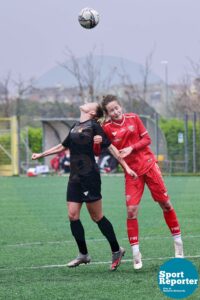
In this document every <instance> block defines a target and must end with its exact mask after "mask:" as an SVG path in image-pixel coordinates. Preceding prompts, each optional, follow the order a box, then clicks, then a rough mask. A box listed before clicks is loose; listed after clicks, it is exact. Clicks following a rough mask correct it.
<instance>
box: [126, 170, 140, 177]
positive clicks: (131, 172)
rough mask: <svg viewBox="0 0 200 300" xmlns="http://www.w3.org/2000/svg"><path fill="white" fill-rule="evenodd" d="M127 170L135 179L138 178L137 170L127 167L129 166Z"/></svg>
mask: <svg viewBox="0 0 200 300" xmlns="http://www.w3.org/2000/svg"><path fill="white" fill-rule="evenodd" d="M126 172H127V173H128V174H129V175H131V176H133V177H134V179H137V178H138V175H137V173H135V171H133V170H132V169H131V168H129V167H127V168H126Z"/></svg>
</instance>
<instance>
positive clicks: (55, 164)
mask: <svg viewBox="0 0 200 300" xmlns="http://www.w3.org/2000/svg"><path fill="white" fill-rule="evenodd" d="M64 156H65V152H64V151H63V152H61V153H58V154H57V155H56V156H54V157H53V158H52V159H51V160H50V164H51V168H52V169H53V170H54V171H55V173H59V172H60V170H61V161H62V159H63V157H64Z"/></svg>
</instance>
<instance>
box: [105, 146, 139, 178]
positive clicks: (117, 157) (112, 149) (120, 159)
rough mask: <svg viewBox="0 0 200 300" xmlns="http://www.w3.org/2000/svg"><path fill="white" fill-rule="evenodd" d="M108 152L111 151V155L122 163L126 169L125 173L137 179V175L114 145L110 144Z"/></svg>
mask: <svg viewBox="0 0 200 300" xmlns="http://www.w3.org/2000/svg"><path fill="white" fill-rule="evenodd" d="M108 150H109V151H110V153H111V154H112V155H113V156H114V157H115V158H116V159H117V160H118V162H119V163H120V165H121V166H122V167H123V168H124V169H125V171H126V172H127V173H128V174H129V175H131V176H133V177H135V178H137V177H138V176H137V174H136V173H135V172H134V171H133V170H132V169H131V168H130V167H129V166H128V165H127V163H126V162H125V160H124V159H123V158H122V157H121V155H120V152H119V151H118V150H117V148H116V147H115V146H114V145H113V144H110V146H109V147H108Z"/></svg>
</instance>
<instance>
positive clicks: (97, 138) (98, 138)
mask: <svg viewBox="0 0 200 300" xmlns="http://www.w3.org/2000/svg"><path fill="white" fill-rule="evenodd" d="M93 141H94V144H101V143H102V136H101V135H95V136H94V138H93Z"/></svg>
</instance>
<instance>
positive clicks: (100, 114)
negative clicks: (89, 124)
mask: <svg viewBox="0 0 200 300" xmlns="http://www.w3.org/2000/svg"><path fill="white" fill-rule="evenodd" d="M102 117H103V108H102V106H101V105H100V104H98V106H97V109H96V115H95V119H100V118H102Z"/></svg>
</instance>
